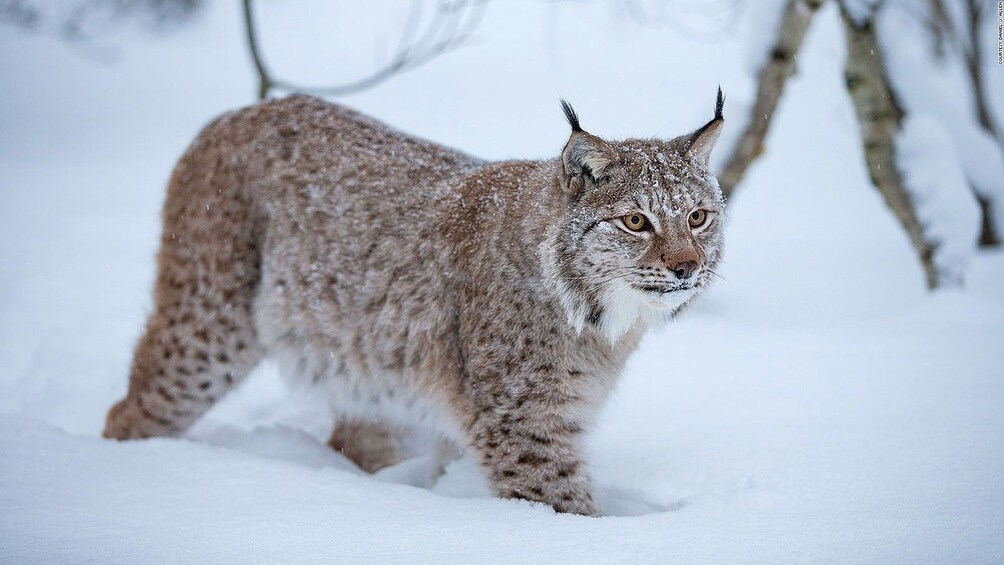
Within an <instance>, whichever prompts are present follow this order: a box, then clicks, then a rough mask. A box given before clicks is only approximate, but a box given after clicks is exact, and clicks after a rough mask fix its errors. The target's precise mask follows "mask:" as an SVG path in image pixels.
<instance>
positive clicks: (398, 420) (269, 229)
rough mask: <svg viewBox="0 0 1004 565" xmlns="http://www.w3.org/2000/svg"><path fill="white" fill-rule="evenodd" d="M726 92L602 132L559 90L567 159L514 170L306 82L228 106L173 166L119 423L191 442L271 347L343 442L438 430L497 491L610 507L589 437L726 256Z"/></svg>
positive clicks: (371, 463) (565, 505) (376, 441)
mask: <svg viewBox="0 0 1004 565" xmlns="http://www.w3.org/2000/svg"><path fill="white" fill-rule="evenodd" d="M722 102H723V99H722V96H721V92H720V91H719V93H718V101H717V105H716V111H715V116H714V118H713V119H712V120H711V121H710V122H708V123H707V124H706V125H704V126H703V127H701V128H700V129H698V130H696V131H695V132H693V133H690V134H687V135H684V136H681V137H678V138H675V139H671V140H668V141H664V140H656V139H629V140H625V141H606V140H603V139H600V138H599V137H596V136H594V135H592V134H590V133H587V132H586V131H584V130H583V129H582V128H581V126H580V125H579V120H578V117H577V116H576V115H575V112H574V111H573V110H572V109H571V107H570V106H568V105H567V104H565V103H563V107H564V109H565V114H566V118H567V119H568V122H569V124H570V125H571V127H572V133H571V136H570V137H569V139H568V141H567V143H566V145H565V148H564V150H563V151H562V152H561V155H560V157H558V158H556V159H551V160H545V161H507V162H495V163H493V162H485V161H482V160H480V159H476V158H473V157H470V156H467V155H464V154H462V153H459V152H457V151H454V150H451V149H448V148H445V147H442V146H440V145H437V144H434V143H431V142H428V141H425V140H421V139H418V138H415V137H412V136H408V135H405V134H403V133H400V132H397V131H395V130H392V129H390V128H388V127H386V126H384V125H382V124H380V123H378V122H376V121H374V120H372V119H369V118H367V117H365V116H362V115H360V114H358V113H356V112H354V111H352V110H349V109H347V108H344V107H342V106H338V105H334V104H330V103H327V102H324V101H321V100H318V99H315V98H311V97H306V96H292V97H289V98H284V99H280V100H272V101H268V102H264V103H262V104H259V105H256V106H252V107H249V108H245V109H242V110H239V111H236V112H232V113H229V114H226V115H224V116H222V117H221V118H219V119H217V120H216V121H215V122H213V123H212V124H210V125H209V126H208V127H206V128H205V130H204V131H203V132H202V133H201V134H200V135H199V136H198V138H197V139H196V140H195V142H194V143H193V144H192V145H191V147H189V149H188V150H187V151H186V152H185V154H184V155H183V156H182V157H181V159H180V161H179V162H178V165H177V167H176V168H175V170H174V173H173V174H172V176H171V179H170V183H169V186H168V195H167V200H166V203H165V205H164V211H163V236H162V238H161V244H160V251H159V253H158V256H157V262H158V271H157V280H156V286H155V289H154V303H155V306H154V311H153V312H152V314H151V315H150V318H149V320H148V321H147V324H146V328H145V331H144V334H143V336H142V338H141V339H140V341H139V343H138V344H137V346H136V351H135V355H134V358H133V364H132V368H131V374H130V378H129V391H128V394H127V395H126V397H125V398H124V399H123V400H121V401H120V402H118V403H117V404H116V405H115V406H114V407H112V409H111V410H110V411H109V413H108V418H107V423H106V427H105V432H104V434H105V436H107V437H110V438H117V439H128V438H142V437H150V436H162V435H176V434H179V433H181V432H183V431H184V430H186V429H187V428H188V427H189V426H190V425H191V424H192V423H193V422H194V421H195V420H196V419H197V418H198V417H199V416H200V415H202V414H203V413H204V412H205V411H206V410H207V409H208V408H209V407H210V406H212V405H213V403H215V402H216V401H218V400H219V399H220V398H221V397H222V396H223V395H225V394H226V393H227V391H229V390H230V389H231V388H233V387H234V386H235V385H237V384H238V383H239V382H240V381H241V380H242V379H243V378H244V377H245V376H246V375H247V374H248V372H249V371H250V370H251V369H252V368H253V367H254V366H255V365H256V364H257V363H258V362H259V361H260V360H261V359H262V358H263V357H264V356H266V355H271V356H274V357H276V358H278V359H279V361H280V366H281V368H282V372H283V374H284V376H287V377H288V378H290V379H294V380H298V381H301V382H306V383H309V384H310V385H311V386H315V387H318V388H319V389H322V390H323V391H324V393H325V394H328V395H330V398H331V404H332V407H333V409H334V410H335V412H336V414H337V416H338V420H339V422H340V424H339V425H338V426H336V429H335V430H334V432H333V434H332V440H331V443H332V445H333V446H335V447H337V448H339V449H341V450H342V451H343V452H344V453H346V454H347V455H348V456H349V457H351V458H353V459H354V460H355V461H356V462H357V463H359V464H360V466H362V467H363V468H365V469H367V470H371V471H372V470H375V469H378V468H380V467H382V466H385V465H388V464H391V463H393V462H394V461H395V459H396V453H395V447H396V436H397V433H398V431H401V430H406V429H409V428H414V427H418V428H426V429H429V430H431V431H432V432H433V433H436V434H438V435H439V436H440V437H442V438H444V439H445V440H448V441H449V442H452V443H453V444H454V445H456V446H457V447H459V448H462V449H465V450H467V451H468V452H470V453H471V454H472V455H473V457H474V458H475V459H476V460H478V461H479V462H480V463H481V464H482V466H483V468H484V470H485V473H486V475H487V477H488V479H489V481H490V482H491V484H492V486H493V488H494V489H495V490H496V492H497V493H498V494H499V495H500V496H503V497H509V498H522V499H529V500H535V501H542V502H545V503H547V504H550V505H551V506H553V507H554V508H555V509H556V510H558V511H560V512H574V513H579V514H587V515H596V514H597V509H596V506H595V504H594V502H593V498H592V491H591V486H590V483H589V479H588V475H587V472H586V469H585V468H584V464H583V460H582V446H581V444H582V440H583V434H584V433H586V431H587V430H588V429H589V428H590V425H591V424H592V423H593V421H594V419H595V417H596V415H597V413H598V411H599V409H600V407H601V405H602V402H603V401H604V399H605V397H606V396H607V393H608V392H609V391H610V390H611V388H612V387H613V385H614V383H615V381H616V378H617V376H618V374H619V373H620V372H621V370H622V368H623V367H624V363H625V361H626V359H627V357H628V355H630V353H631V352H632V351H633V350H634V349H635V347H636V346H637V344H638V342H639V339H640V338H641V336H642V334H643V333H644V332H645V331H646V329H648V328H650V327H651V326H652V325H653V324H657V323H659V322H661V321H663V320H667V319H669V318H671V317H672V316H673V315H674V314H675V313H676V312H677V311H678V309H679V308H681V307H682V306H683V305H684V304H685V303H687V302H688V301H689V300H690V299H691V298H692V297H693V296H695V295H696V294H697V293H699V292H700V291H701V290H702V289H704V288H705V287H706V286H707V285H708V284H709V283H710V281H711V279H712V277H713V276H714V268H715V265H716V263H717V262H718V260H719V255H720V250H721V241H722V232H721V229H722V224H723V220H724V218H723V201H722V196H721V191H720V190H719V188H718V183H717V182H716V180H715V178H714V177H713V176H712V175H711V173H709V171H708V157H709V154H710V152H711V149H712V146H713V145H714V142H715V140H716V139H717V137H718V134H719V132H720V130H721V127H722V124H723V123H724V122H723V119H722V111H721V110H722ZM684 355H685V352H677V353H676V354H675V357H673V358H672V359H675V360H676V364H677V365H683V364H684V363H682V362H681V360H682V359H684V357H683V356H684ZM667 361H669V360H667ZM669 369H670V370H672V369H673V368H672V367H670V368H669Z"/></svg>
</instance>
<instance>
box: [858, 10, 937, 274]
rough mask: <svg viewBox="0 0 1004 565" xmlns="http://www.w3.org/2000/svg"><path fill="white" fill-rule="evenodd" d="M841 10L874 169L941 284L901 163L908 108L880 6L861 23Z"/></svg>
mask: <svg viewBox="0 0 1004 565" xmlns="http://www.w3.org/2000/svg"><path fill="white" fill-rule="evenodd" d="M840 15H841V19H842V20H843V23H844V31H845V33H846V37H847V63H846V66H845V68H844V78H845V80H846V84H847V91H848V93H849V94H850V97H851V100H852V102H853V103H854V109H855V111H856V113H857V118H858V126H859V128H860V130H861V138H862V142H863V145H864V152H865V161H866V163H867V165H868V173H869V175H870V176H871V179H872V182H873V183H874V184H875V187H876V188H878V190H879V192H880V193H881V194H882V197H883V198H884V199H885V202H886V204H887V205H888V206H889V208H891V209H892V211H893V213H894V214H896V217H897V218H898V219H899V221H900V224H902V226H903V228H904V229H905V230H906V233H907V236H908V237H909V238H910V242H911V243H912V244H913V247H914V249H915V250H916V252H917V255H918V257H919V258H920V262H921V265H922V266H923V269H924V275H925V278H926V279H927V286H928V288H936V287H938V286H940V285H941V283H942V282H943V281H942V277H941V274H940V273H939V272H938V269H937V266H936V265H935V262H934V253H935V250H936V248H937V243H936V242H934V241H931V240H930V239H929V238H928V237H927V236H926V235H925V233H924V226H923V225H922V224H921V222H920V219H919V218H918V215H917V210H916V207H915V205H914V202H913V201H912V199H911V196H910V192H909V191H908V190H907V188H906V186H905V184H904V181H903V176H902V174H901V173H900V171H899V168H898V167H897V163H896V147H895V138H896V135H897V133H898V132H899V131H900V129H901V127H902V122H903V111H902V110H901V109H900V107H899V105H898V104H897V102H896V100H895V98H894V96H893V91H892V89H891V88H890V85H889V83H888V78H887V77H888V75H887V74H886V73H885V70H884V68H883V61H882V52H881V50H880V48H879V42H878V37H877V34H876V30H875V26H874V15H875V8H874V7H873V8H872V10H871V17H868V18H865V19H863V21H860V22H859V21H858V20H859V19H860V18H858V19H855V17H854V16H852V15H851V14H850V13H849V12H848V9H847V6H846V4H845V2H844V1H841V2H840Z"/></svg>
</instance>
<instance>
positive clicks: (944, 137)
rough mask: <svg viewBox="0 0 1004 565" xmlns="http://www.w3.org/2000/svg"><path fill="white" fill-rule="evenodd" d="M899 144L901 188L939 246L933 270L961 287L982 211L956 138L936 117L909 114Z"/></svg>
mask: <svg viewBox="0 0 1004 565" xmlns="http://www.w3.org/2000/svg"><path fill="white" fill-rule="evenodd" d="M895 145H896V155H897V159H896V163H897V166H898V167H899V169H900V173H901V174H902V175H903V185H904V187H905V188H906V189H907V191H908V192H909V193H910V197H911V199H912V200H913V202H914V206H915V207H916V209H917V216H918V219H919V220H920V223H921V225H923V226H924V234H925V236H926V237H928V238H930V240H931V241H933V242H934V243H935V245H936V248H935V251H934V264H935V267H936V268H937V270H938V273H939V274H940V275H941V276H942V277H943V278H944V282H945V284H946V285H961V284H962V283H963V279H964V277H965V270H966V264H967V263H968V262H969V258H970V257H971V256H972V254H973V250H974V247H975V242H976V240H977V239H978V238H979V233H980V209H979V207H978V206H977V204H976V199H975V198H974V197H973V192H972V190H971V189H970V188H969V184H968V183H967V182H966V176H965V173H964V172H963V170H962V167H961V165H960V164H959V159H958V157H956V153H955V146H954V145H953V143H952V138H951V136H950V135H949V134H948V132H947V131H946V130H945V128H944V127H942V125H941V123H940V122H938V121H937V120H936V119H934V118H932V117H931V116H928V115H927V114H921V113H916V114H908V115H907V117H906V121H905V123H904V124H903V129H902V131H900V132H899V135H898V136H897V138H896V144H895Z"/></svg>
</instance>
